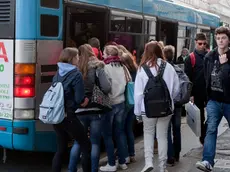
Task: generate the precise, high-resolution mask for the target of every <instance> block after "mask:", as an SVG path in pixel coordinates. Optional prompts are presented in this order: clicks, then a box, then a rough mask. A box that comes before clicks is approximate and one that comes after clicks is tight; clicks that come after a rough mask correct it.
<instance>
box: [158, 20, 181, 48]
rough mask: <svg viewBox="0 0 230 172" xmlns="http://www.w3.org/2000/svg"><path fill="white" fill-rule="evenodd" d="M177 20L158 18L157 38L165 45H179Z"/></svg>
mask: <svg viewBox="0 0 230 172" xmlns="http://www.w3.org/2000/svg"><path fill="white" fill-rule="evenodd" d="M177 25H178V24H177V22H173V21H167V20H162V19H159V18H158V20H157V34H156V35H157V40H158V41H162V42H163V43H164V45H173V46H174V47H177Z"/></svg>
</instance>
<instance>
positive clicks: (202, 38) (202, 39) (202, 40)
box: [195, 33, 207, 51]
mask: <svg viewBox="0 0 230 172" xmlns="http://www.w3.org/2000/svg"><path fill="white" fill-rule="evenodd" d="M195 42H196V50H197V51H205V50H206V44H207V38H206V35H205V34H204V33H197V34H196V38H195Z"/></svg>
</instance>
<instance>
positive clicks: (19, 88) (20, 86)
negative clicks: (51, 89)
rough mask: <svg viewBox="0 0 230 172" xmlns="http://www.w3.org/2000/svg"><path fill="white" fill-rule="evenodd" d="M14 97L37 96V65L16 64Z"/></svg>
mask: <svg viewBox="0 0 230 172" xmlns="http://www.w3.org/2000/svg"><path fill="white" fill-rule="evenodd" d="M14 79H15V80H14V83H15V86H14V96H15V97H21V98H29V97H34V96H35V64H15V78H14Z"/></svg>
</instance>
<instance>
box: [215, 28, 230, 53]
mask: <svg viewBox="0 0 230 172" xmlns="http://www.w3.org/2000/svg"><path fill="white" fill-rule="evenodd" d="M215 38H216V43H217V46H218V48H220V49H225V48H227V47H228V46H229V43H230V30H229V28H228V27H224V26H221V27H218V28H217V29H216V30H215Z"/></svg>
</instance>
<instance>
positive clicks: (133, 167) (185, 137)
mask: <svg viewBox="0 0 230 172" xmlns="http://www.w3.org/2000/svg"><path fill="white" fill-rule="evenodd" d="M227 129H228V124H227V122H226V120H225V119H223V120H222V121H221V123H220V125H219V128H218V131H219V132H218V141H217V149H216V151H217V155H216V161H217V162H216V164H215V168H214V172H229V171H230V130H227ZM181 134H182V151H181V159H180V162H179V163H178V164H177V165H175V166H174V167H168V168H167V169H168V171H169V172H200V171H199V170H197V169H196V168H195V164H196V162H197V161H199V160H201V159H202V151H203V148H202V146H201V145H200V143H199V139H198V138H197V137H196V136H195V135H194V134H193V133H192V131H191V129H190V128H189V127H188V125H187V123H186V118H182V126H181ZM135 150H136V160H137V162H136V163H132V164H129V165H128V167H129V168H128V169H127V170H123V171H122V172H140V171H141V170H142V169H143V167H144V165H145V164H144V142H143V138H139V139H137V140H136V144H135ZM157 161H158V155H154V162H155V164H156V165H155V166H154V168H155V170H153V171H154V172H158V169H157V164H158V163H157ZM106 162H107V157H106V156H105V155H104V156H103V158H101V160H100V165H105V164H106ZM79 172H82V171H81V170H79ZM119 172H121V171H119Z"/></svg>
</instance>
